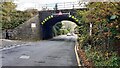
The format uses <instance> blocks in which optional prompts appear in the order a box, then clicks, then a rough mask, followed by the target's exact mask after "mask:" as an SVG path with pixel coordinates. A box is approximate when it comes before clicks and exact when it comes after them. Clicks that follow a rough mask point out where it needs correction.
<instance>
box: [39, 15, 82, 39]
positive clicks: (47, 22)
mask: <svg viewBox="0 0 120 68" xmlns="http://www.w3.org/2000/svg"><path fill="white" fill-rule="evenodd" d="M63 20H68V21H72V22H74V23H75V24H76V25H80V24H79V20H78V19H77V18H76V17H75V16H73V15H66V14H63V15H51V16H48V17H47V18H46V19H44V20H43V21H42V22H41V25H42V39H50V38H52V37H53V34H52V33H53V32H52V28H53V26H54V25H55V24H56V23H58V22H61V21H63Z"/></svg>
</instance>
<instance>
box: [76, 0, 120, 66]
mask: <svg viewBox="0 0 120 68" xmlns="http://www.w3.org/2000/svg"><path fill="white" fill-rule="evenodd" d="M87 8H89V9H88V10H85V11H80V10H79V11H78V12H77V17H78V19H79V20H80V23H81V26H77V29H78V30H79V31H78V32H79V34H78V36H79V38H78V42H79V45H80V50H81V53H82V52H83V53H84V54H83V55H84V56H82V57H85V58H86V60H84V61H88V62H89V63H91V65H93V66H120V2H91V3H89V4H88V5H87ZM90 23H92V35H91V36H90V35H89V30H90ZM91 65H88V66H91Z"/></svg>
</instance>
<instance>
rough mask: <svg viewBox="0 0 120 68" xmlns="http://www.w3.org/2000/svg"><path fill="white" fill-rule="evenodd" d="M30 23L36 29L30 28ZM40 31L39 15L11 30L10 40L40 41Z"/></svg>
mask: <svg viewBox="0 0 120 68" xmlns="http://www.w3.org/2000/svg"><path fill="white" fill-rule="evenodd" d="M31 23H35V24H36V27H34V28H32V27H31ZM40 30H41V29H40V22H39V15H36V16H34V17H33V18H31V19H29V20H28V21H26V22H25V23H24V24H21V25H20V26H18V27H16V28H15V29H13V30H9V34H10V39H17V40H33V41H34V40H40V39H41V37H40V36H41V35H40ZM3 38H5V31H3Z"/></svg>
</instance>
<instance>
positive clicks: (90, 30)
mask: <svg viewBox="0 0 120 68" xmlns="http://www.w3.org/2000/svg"><path fill="white" fill-rule="evenodd" d="M91 35H92V23H90V36H91Z"/></svg>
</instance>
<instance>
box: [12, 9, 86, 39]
mask: <svg viewBox="0 0 120 68" xmlns="http://www.w3.org/2000/svg"><path fill="white" fill-rule="evenodd" d="M77 10H87V8H74V9H57V10H44V11H39V14H38V15H36V16H35V17H33V18H31V19H29V20H28V21H26V22H25V23H24V24H21V25H20V26H18V27H17V28H15V29H14V30H12V32H11V34H12V36H11V39H20V40H43V39H50V38H52V37H53V34H52V33H53V32H52V27H53V26H54V25H55V24H56V23H57V22H61V21H62V20H68V21H72V22H74V23H76V24H77V25H79V20H78V19H77V18H76V12H77Z"/></svg>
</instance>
